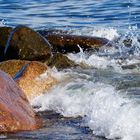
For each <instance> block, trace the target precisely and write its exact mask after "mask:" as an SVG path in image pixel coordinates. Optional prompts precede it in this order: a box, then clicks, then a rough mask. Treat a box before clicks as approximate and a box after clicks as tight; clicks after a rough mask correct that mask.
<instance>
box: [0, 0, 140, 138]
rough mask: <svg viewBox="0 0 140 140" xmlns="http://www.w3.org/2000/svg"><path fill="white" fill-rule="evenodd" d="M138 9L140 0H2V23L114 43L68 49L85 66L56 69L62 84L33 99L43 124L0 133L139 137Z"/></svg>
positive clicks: (139, 63)
mask: <svg viewBox="0 0 140 140" xmlns="http://www.w3.org/2000/svg"><path fill="white" fill-rule="evenodd" d="M139 8H140V4H139V1H138V0H126V1H122V0H117V1H114V0H99V1H97V0H81V1H76V0H71V1H70V0H48V1H46V0H39V1H35V0H28V1H26V0H25V1H24V2H23V1H19V0H7V1H4V0H0V20H1V26H16V25H18V24H25V25H28V26H30V27H32V28H34V29H36V30H40V29H41V30H45V29H63V30H67V31H68V32H69V34H76V35H86V36H99V37H104V38H107V39H109V40H110V41H111V42H114V44H113V46H112V47H106V46H103V47H102V48H101V49H100V50H99V52H90V53H84V52H83V51H82V50H81V51H80V53H78V54H68V55H67V56H68V57H69V58H70V59H72V60H73V61H75V62H76V63H78V64H79V65H81V66H82V68H73V69H65V70H63V71H57V70H56V69H53V70H52V75H53V76H54V75H55V77H56V78H57V79H58V80H59V81H60V83H59V84H58V85H57V86H55V87H54V88H53V89H52V90H50V91H49V94H48V93H47V94H45V95H43V96H40V97H38V98H36V99H35V100H34V101H32V105H33V106H37V107H38V109H35V111H37V112H40V115H41V117H43V118H44V121H45V122H44V127H43V128H41V129H40V130H37V131H33V132H20V133H16V134H7V135H1V136H0V138H3V139H59V140H60V139H64V140H68V139H70V140H71V139H76V140H77V139H79V140H81V139H82V140H84V139H89V140H92V139H93V140H102V139H105V138H107V139H116V138H119V139H123V140H138V139H140V123H139V122H140V117H139V116H140V61H139V60H140V55H139V52H140V43H139V41H138V39H139V34H140V32H139V28H140V23H139V21H140V12H139ZM125 39H131V40H132V47H131V48H129V47H127V46H125V44H124V40H125ZM115 40H117V41H115ZM58 91H59V92H58Z"/></svg>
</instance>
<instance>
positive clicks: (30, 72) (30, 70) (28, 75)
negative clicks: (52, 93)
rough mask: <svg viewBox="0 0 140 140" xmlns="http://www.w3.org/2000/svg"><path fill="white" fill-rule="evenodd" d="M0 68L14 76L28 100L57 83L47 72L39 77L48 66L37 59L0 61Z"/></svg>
mask: <svg viewBox="0 0 140 140" xmlns="http://www.w3.org/2000/svg"><path fill="white" fill-rule="evenodd" d="M11 66H12V67H11ZM23 68H24V69H23ZM0 69H1V70H3V71H5V72H7V73H8V74H10V75H11V76H12V77H14V79H15V80H16V82H17V84H18V85H19V86H20V88H21V89H22V90H23V91H24V93H25V95H26V96H27V98H28V100H29V101H30V100H32V99H33V98H35V97H37V96H39V95H40V94H43V92H44V91H47V90H49V89H50V88H51V87H52V86H53V85H55V84H56V83H57V80H56V79H55V78H54V77H52V76H51V75H50V74H49V73H48V74H47V76H44V77H43V78H39V77H40V75H41V74H43V73H44V72H47V71H48V69H49V68H48V67H47V66H46V65H45V64H43V63H41V62H37V61H25V60H8V61H4V62H2V63H0Z"/></svg>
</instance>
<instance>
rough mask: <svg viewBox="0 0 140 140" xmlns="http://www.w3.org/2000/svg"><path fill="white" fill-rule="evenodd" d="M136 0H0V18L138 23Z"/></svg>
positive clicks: (56, 23)
mask: <svg viewBox="0 0 140 140" xmlns="http://www.w3.org/2000/svg"><path fill="white" fill-rule="evenodd" d="M139 8H140V3H139V0H124V1H122V0H116V1H114V0H80V1H77V0H24V1H20V0H6V1H5V0H0V20H1V21H3V20H4V21H3V23H5V24H6V25H10V26H11V25H12V26H15V25H17V24H25V25H28V26H30V27H34V28H40V27H67V26H68V27H77V28H79V27H94V26H108V27H119V28H127V27H128V25H137V26H138V27H140V23H139V20H140V10H139Z"/></svg>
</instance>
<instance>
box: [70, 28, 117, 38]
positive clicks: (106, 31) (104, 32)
mask: <svg viewBox="0 0 140 140" xmlns="http://www.w3.org/2000/svg"><path fill="white" fill-rule="evenodd" d="M69 33H70V34H74V35H75V34H76V35H84V36H85V35H86V36H96V37H103V38H107V39H108V40H113V39H115V38H118V37H119V33H118V31H117V29H115V28H111V27H109V28H101V27H100V28H98V27H96V28H86V27H85V28H82V29H76V30H73V29H71V30H69Z"/></svg>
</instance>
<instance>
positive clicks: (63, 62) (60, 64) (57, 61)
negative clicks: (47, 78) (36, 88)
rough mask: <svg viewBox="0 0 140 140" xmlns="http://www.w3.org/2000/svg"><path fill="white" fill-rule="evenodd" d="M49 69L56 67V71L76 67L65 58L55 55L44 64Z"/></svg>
mask: <svg viewBox="0 0 140 140" xmlns="http://www.w3.org/2000/svg"><path fill="white" fill-rule="evenodd" d="M45 63H46V64H47V65H48V66H50V67H54V66H55V67H56V68H58V69H64V68H70V67H74V66H77V65H76V64H75V63H74V62H73V61H72V60H70V59H69V58H68V57H67V56H65V55H63V54H61V53H56V54H54V55H53V56H52V57H51V58H50V59H49V60H47V61H46V62H45Z"/></svg>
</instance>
